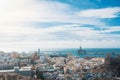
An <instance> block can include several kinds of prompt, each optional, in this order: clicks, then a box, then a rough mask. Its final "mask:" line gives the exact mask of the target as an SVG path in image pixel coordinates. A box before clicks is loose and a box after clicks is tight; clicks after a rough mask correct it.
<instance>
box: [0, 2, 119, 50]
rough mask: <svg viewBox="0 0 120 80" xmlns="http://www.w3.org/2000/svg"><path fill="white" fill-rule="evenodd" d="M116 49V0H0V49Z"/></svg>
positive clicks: (117, 25) (117, 23)
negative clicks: (80, 47)
mask: <svg viewBox="0 0 120 80" xmlns="http://www.w3.org/2000/svg"><path fill="white" fill-rule="evenodd" d="M80 45H82V47H84V48H120V0H0V50H1V51H27V50H37V49H38V48H40V49H42V48H79V46H80Z"/></svg>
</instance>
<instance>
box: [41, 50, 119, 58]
mask: <svg viewBox="0 0 120 80" xmlns="http://www.w3.org/2000/svg"><path fill="white" fill-rule="evenodd" d="M78 50H79V48H71V49H68V48H61V49H46V50H43V51H41V52H42V53H43V54H50V55H67V54H71V55H72V56H75V57H102V58H105V57H106V56H107V55H111V57H118V56H120V48H84V49H82V50H85V51H86V53H85V54H84V53H83V54H78Z"/></svg>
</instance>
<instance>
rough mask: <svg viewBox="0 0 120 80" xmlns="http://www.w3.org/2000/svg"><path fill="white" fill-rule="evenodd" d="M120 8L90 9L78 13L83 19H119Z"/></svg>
mask: <svg viewBox="0 0 120 80" xmlns="http://www.w3.org/2000/svg"><path fill="white" fill-rule="evenodd" d="M119 12H120V7H111V8H101V9H88V10H83V11H80V12H79V13H77V14H78V15H79V16H81V17H95V18H115V17H118V13H119Z"/></svg>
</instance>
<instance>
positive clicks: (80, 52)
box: [78, 46, 86, 54]
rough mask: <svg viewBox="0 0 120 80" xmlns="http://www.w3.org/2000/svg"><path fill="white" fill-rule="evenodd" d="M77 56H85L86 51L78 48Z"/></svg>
mask: <svg viewBox="0 0 120 80" xmlns="http://www.w3.org/2000/svg"><path fill="white" fill-rule="evenodd" d="M78 54H86V51H85V50H83V49H82V47H81V46H80V48H79V50H78Z"/></svg>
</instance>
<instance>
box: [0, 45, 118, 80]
mask: <svg viewBox="0 0 120 80" xmlns="http://www.w3.org/2000/svg"><path fill="white" fill-rule="evenodd" d="M83 51H84V50H82V48H81V47H80V49H78V53H77V54H78V55H80V56H74V55H73V54H72V53H66V54H65V53H64V54H63V53H59V52H60V51H57V52H56V51H53V52H55V54H48V51H40V49H38V51H31V52H29V53H25V52H22V53H19V52H9V53H5V52H3V51H0V57H1V58H0V80H119V79H120V54H118V53H117V54H116V53H108V54H106V55H105V57H94V56H85V55H86V54H87V55H89V54H90V53H88V52H87V51H86V53H84V52H83ZM49 52H50V51H49ZM98 54H99V53H98ZM81 55H82V56H83V55H84V57H81ZM94 55H97V54H96V53H95V54H94Z"/></svg>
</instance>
